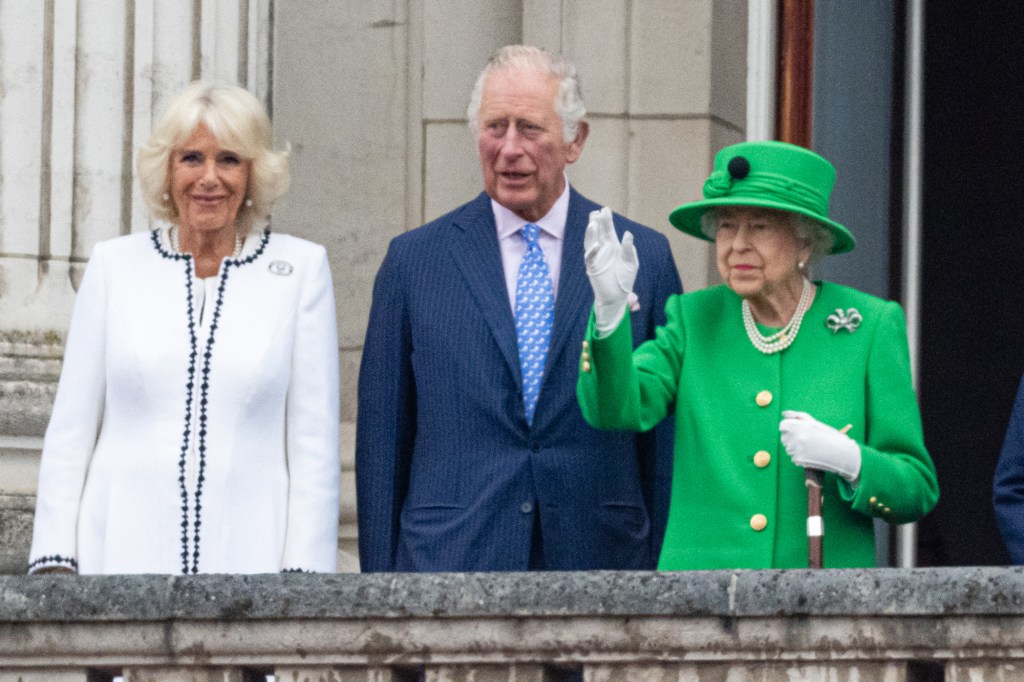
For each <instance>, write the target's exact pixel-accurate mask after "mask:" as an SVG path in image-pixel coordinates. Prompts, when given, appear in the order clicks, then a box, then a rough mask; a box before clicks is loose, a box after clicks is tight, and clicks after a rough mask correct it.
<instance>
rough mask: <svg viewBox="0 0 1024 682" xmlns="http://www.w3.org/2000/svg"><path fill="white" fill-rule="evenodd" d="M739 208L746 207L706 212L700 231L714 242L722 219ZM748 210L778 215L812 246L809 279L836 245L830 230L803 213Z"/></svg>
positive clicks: (807, 267) (726, 207)
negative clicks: (815, 267) (814, 269)
mask: <svg viewBox="0 0 1024 682" xmlns="http://www.w3.org/2000/svg"><path fill="white" fill-rule="evenodd" d="M738 208H744V207H742V206H715V207H712V208H709V209H708V210H706V211H704V213H703V214H702V215H701V217H700V231H701V232H703V233H704V234H705V235H706V236H707V238H708V239H710V240H712V241H714V239H715V233H716V232H717V231H718V225H719V223H721V221H722V219H723V218H724V217H725V216H726V215H727V214H728V213H729V211H730V210H734V209H738ZM746 208H750V209H751V210H755V211H757V210H763V211H764V212H765V213H769V214H771V215H777V216H778V217H780V218H781V219H782V220H783V221H784V223H785V224H786V225H787V226H788V227H789V228H791V229H792V230H793V234H794V235H795V236H796V238H797V239H798V240H799V241H802V242H806V243H807V244H809V245H810V247H811V256H810V258H808V262H807V263H806V264H805V266H804V269H803V272H804V274H806V275H807V276H808V277H810V276H811V269H812V268H813V267H814V265H815V264H816V263H818V262H819V261H820V260H821V259H822V258H824V257H825V256H827V255H828V254H829V253H830V252H831V251H832V247H833V246H834V245H835V243H836V237H835V235H834V234H832V232H831V231H830V230H829V229H828V228H826V227H825V226H824V225H822V224H821V223H819V222H818V221H817V220H815V219H814V218H810V217H808V216H805V215H804V214H802V213H796V212H795V211H781V210H778V209H769V208H764V209H762V208H760V207H758V206H749V207H746Z"/></svg>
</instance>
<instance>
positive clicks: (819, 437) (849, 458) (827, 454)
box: [779, 410, 861, 483]
mask: <svg viewBox="0 0 1024 682" xmlns="http://www.w3.org/2000/svg"><path fill="white" fill-rule="evenodd" d="M779 431H781V432H782V445H783V447H785V448H786V452H787V453H789V456H790V457H791V458H792V459H793V464H796V465H797V466H801V467H808V468H811V469H820V470H822V471H831V472H833V473H836V474H839V475H840V476H842V477H843V478H845V479H846V480H847V481H850V482H851V483H852V482H854V481H856V480H857V477H858V476H860V464H861V455H860V446H859V445H857V442H856V441H855V440H853V439H852V438H850V437H849V436H847V435H846V434H845V433H843V432H841V431H840V430H839V429H835V428H833V427H831V426H829V425H828V424H822V423H821V422H820V421H818V420H817V419H815V418H814V417H812V416H811V415H809V414H807V413H806V412H797V411H796V410H783V411H782V421H781V422H779Z"/></svg>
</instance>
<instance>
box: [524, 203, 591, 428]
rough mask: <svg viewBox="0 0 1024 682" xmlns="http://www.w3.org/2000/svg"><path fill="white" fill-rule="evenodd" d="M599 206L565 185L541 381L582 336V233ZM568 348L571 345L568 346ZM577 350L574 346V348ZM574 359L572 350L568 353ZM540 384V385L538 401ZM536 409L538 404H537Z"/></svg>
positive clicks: (586, 285) (586, 293)
mask: <svg viewBox="0 0 1024 682" xmlns="http://www.w3.org/2000/svg"><path fill="white" fill-rule="evenodd" d="M597 208H599V207H598V206H597V205H596V204H593V202H591V201H589V200H587V199H585V198H584V197H583V196H582V195H581V194H580V193H579V192H577V191H576V190H574V189H572V187H570V188H569V213H568V214H567V215H566V219H565V240H564V242H563V244H562V267H561V272H560V274H559V276H558V299H557V300H556V301H555V326H554V329H553V330H552V331H551V343H550V344H549V346H548V359H547V365H546V367H545V369H544V382H545V383H547V382H548V380H549V377H550V376H552V374H553V372H552V371H551V370H552V369H553V366H554V364H555V363H556V362H557V361H558V358H559V357H560V355H561V353H562V352H563V350H564V349H565V346H566V344H567V343H568V342H569V340H570V339H572V338H574V337H575V336H582V334H583V330H584V328H585V327H586V324H587V318H588V317H589V315H590V308H591V307H592V305H593V300H594V296H593V291H592V290H591V288H590V281H589V280H588V279H587V271H586V267H585V266H584V264H583V236H584V235H585V234H586V230H587V222H588V220H589V219H590V216H589V214H590V211H591V210H594V209H597ZM570 350H572V349H570ZM576 350H578V349H576ZM572 357H573V362H574V363H575V358H576V354H575V353H573V354H572ZM543 401H544V387H543V385H542V386H541V403H543ZM538 410H539V405H538Z"/></svg>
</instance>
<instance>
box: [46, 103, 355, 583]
mask: <svg viewBox="0 0 1024 682" xmlns="http://www.w3.org/2000/svg"><path fill="white" fill-rule="evenodd" d="M137 174H138V178H139V181H140V184H141V186H142V192H143V195H144V196H145V198H146V202H147V204H148V206H149V208H150V210H151V211H152V213H153V214H154V216H155V217H156V218H158V219H160V220H162V221H166V222H167V223H168V224H166V225H164V226H162V227H159V228H158V229H155V230H153V231H152V232H140V233H135V234H131V235H128V236H124V237H119V238H116V239H111V240H109V241H106V242H102V243H99V244H97V245H96V247H95V249H94V251H93V253H92V257H91V259H90V261H89V264H88V266H87V268H86V271H85V276H84V278H83V280H82V284H81V287H80V288H79V291H78V298H77V301H76V303H75V311H74V315H73V317H72V321H71V326H70V330H69V333H68V339H67V345H66V349H65V355H64V367H63V372H62V374H61V379H60V385H59V387H58V390H57V398H56V402H55V404H54V407H53V413H52V415H51V418H50V423H49V426H48V428H47V431H46V438H45V441H44V445H43V456H42V464H41V469H40V474H39V489H38V497H37V502H36V515H35V529H34V532H33V538H32V551H31V555H30V558H29V571H30V572H44V571H49V572H54V571H62V572H77V573H181V574H193V573H270V572H279V571H285V572H290V571H318V572H330V571H334V570H335V568H336V556H337V528H338V475H339V457H338V422H339V413H338V345H337V330H336V323H335V309H334V297H333V287H332V284H331V274H330V270H329V267H328V262H327V254H326V252H325V250H324V248H323V247H322V246H319V245H316V244H313V243H310V242H308V241H304V240H302V239H298V238H295V237H289V236H286V235H283V234H278V233H272V232H271V231H270V230H269V228H268V227H267V221H266V217H267V216H268V214H269V209H270V206H271V204H272V203H273V202H274V200H275V199H277V198H278V197H279V196H280V195H281V194H283V193H284V191H285V190H286V189H287V185H288V164H287V156H286V154H285V153H283V152H276V151H273V150H272V148H271V134H270V122H269V120H268V119H267V116H266V114H265V113H264V111H263V108H262V106H261V105H260V103H259V102H258V101H257V100H256V98H255V97H253V96H252V95H251V94H250V93H248V92H246V91H245V90H243V89H241V88H238V87H233V86H210V85H205V84H202V83H193V84H192V85H190V86H189V87H187V88H186V89H185V90H184V91H182V92H181V93H180V94H179V95H177V96H176V97H175V98H174V99H173V100H172V101H171V103H170V105H169V106H168V108H167V110H166V112H165V113H164V115H163V117H162V118H161V120H160V121H159V122H158V124H157V127H156V129H155V130H154V132H153V134H152V136H151V137H150V139H149V141H148V143H147V144H146V145H145V147H143V148H142V149H141V150H140V152H139V155H138V159H137Z"/></svg>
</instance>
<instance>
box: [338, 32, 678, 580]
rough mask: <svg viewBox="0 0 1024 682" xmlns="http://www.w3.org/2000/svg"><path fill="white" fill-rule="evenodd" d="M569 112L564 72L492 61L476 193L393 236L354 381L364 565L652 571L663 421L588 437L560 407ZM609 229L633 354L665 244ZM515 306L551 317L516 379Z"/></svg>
mask: <svg viewBox="0 0 1024 682" xmlns="http://www.w3.org/2000/svg"><path fill="white" fill-rule="evenodd" d="M584 113H585V110H584V107H583V100H582V95H581V93H580V89H579V83H578V81H577V78H576V72H575V68H574V67H573V66H572V65H571V64H569V63H568V62H566V61H565V60H564V59H562V58H561V57H559V56H557V55H552V54H550V53H548V52H545V51H543V50H539V49H537V48H532V47H525V46H509V47H505V48H502V49H501V50H499V51H498V52H497V53H495V55H494V56H493V57H492V58H491V60H490V61H489V62H488V64H487V66H486V67H485V68H484V70H483V72H482V73H481V74H480V78H479V79H478V80H477V84H476V87H475V88H474V91H473V95H472V97H471V101H470V105H469V119H470V125H471V127H472V129H473V131H474V132H475V133H476V136H477V143H478V149H479V154H480V163H481V166H482V169H483V179H484V192H483V193H481V194H480V196H478V197H477V198H476V199H474V200H473V201H471V202H469V203H468V204H465V205H463V206H460V207H459V208H457V209H455V210H454V211H452V212H451V213H449V214H447V215H444V216H442V217H440V218H438V219H437V220H434V221H432V222H430V223H428V224H426V225H423V226H422V227H419V228H417V229H415V230H412V231H411V232H408V233H406V234H403V235H401V236H399V237H397V238H395V239H394V240H393V241H392V242H391V245H390V247H389V249H388V252H387V255H386V256H385V258H384V262H383V264H382V265H381V268H380V271H379V272H378V274H377V280H376V283H375V285H374V290H373V306H372V309H371V311H370V321H369V327H368V329H367V332H366V344H365V346H364V349H363V360H362V367H361V370H360V375H359V418H358V431H357V437H356V485H357V493H358V510H359V512H358V518H359V555H360V562H361V564H362V569H363V570H364V571H501V570H512V571H518V570H530V569H548V570H573V569H645V568H654V566H655V563H656V560H657V557H658V552H659V549H660V543H661V538H662V535H663V532H664V526H665V515H666V510H667V508H668V507H667V503H668V486H669V479H670V475H671V452H672V443H671V436H672V434H671V425H664V424H663V425H662V426H661V427H658V429H655V430H654V431H652V432H650V433H646V434H640V435H637V434H632V433H609V432H598V431H595V430H593V429H591V428H590V427H589V426H588V425H587V424H586V423H585V422H584V421H583V417H582V415H581V414H580V409H579V406H578V405H577V402H576V378H577V373H578V369H579V364H578V363H579V358H580V349H581V342H582V341H583V336H584V332H585V331H586V326H587V318H588V315H589V314H590V309H591V306H592V304H593V294H592V291H591V288H590V285H589V284H588V280H587V275H586V272H585V270H584V262H583V235H584V232H585V230H586V227H587V223H588V219H589V214H590V212H591V211H596V210H598V209H599V208H600V206H599V205H598V204H596V203H594V202H592V201H590V200H589V199H586V198H585V197H583V196H582V195H580V194H579V193H578V192H576V191H575V190H574V189H572V188H571V187H569V185H568V182H567V180H566V178H565V174H564V169H565V166H566V165H567V164H570V163H573V162H574V161H575V160H576V159H577V158H578V157H579V155H580V152H581V151H582V150H583V144H584V142H585V140H586V137H587V131H588V127H587V122H586V121H585V120H583V116H584ZM614 221H615V228H616V231H617V232H618V233H619V236H620V238H621V236H622V233H623V232H624V231H625V230H629V231H631V232H632V233H633V235H634V237H635V243H636V247H637V251H638V252H639V261H640V263H641V266H640V271H639V273H638V276H637V280H636V284H635V286H634V289H633V292H634V294H635V302H634V303H633V308H635V309H637V310H638V311H637V312H634V313H633V314H632V315H631V317H630V319H631V320H632V323H633V338H634V343H636V344H639V343H641V342H642V341H644V340H646V339H648V338H650V337H651V336H652V335H653V333H654V328H655V326H656V325H660V324H664V323H665V302H666V300H667V298H668V297H669V296H670V295H672V294H676V293H679V292H680V290H681V284H680V281H679V275H678V273H677V272H676V268H675V265H674V263H673V261H672V256H671V252H670V250H669V244H668V240H667V239H666V238H665V237H664V236H663V235H661V234H659V233H657V232H655V231H653V230H651V229H649V228H646V227H643V226H641V225H638V224H636V223H634V222H632V221H630V220H627V219H626V218H624V217H622V216H618V215H616V216H615V218H614ZM528 234H530V235H531V236H527V235H528ZM538 247H539V249H540V251H538V250H537V248H538ZM541 254H542V255H541ZM527 266H529V267H527ZM528 270H529V271H530V272H527V271H528ZM538 273H540V274H539V275H538ZM538 288H539V289H540V290H542V292H541V293H540V294H538V293H537V289H538ZM517 298H518V299H519V300H518V303H519V304H520V306H521V307H522V306H523V305H525V304H524V301H525V300H527V298H529V300H533V299H537V300H538V301H541V303H539V304H538V311H539V312H537V313H536V315H537V316H538V318H542V319H546V320H547V322H546V323H544V324H539V325H538V327H539V328H541V329H543V334H542V336H541V338H542V339H543V342H542V346H543V347H542V348H541V353H540V357H539V369H538V371H537V372H536V373H535V372H532V371H524V366H525V365H527V364H529V363H528V362H527V357H526V356H527V355H530V356H531V358H532V357H533V355H535V351H536V348H537V345H538V344H537V343H534V342H535V341H536V338H537V337H531V338H532V340H531V341H530V343H532V344H533V345H530V346H529V348H528V350H523V351H522V352H520V348H524V349H526V348H527V346H525V345H523V344H524V343H526V342H524V340H523V339H524V337H525V336H526V334H527V332H525V331H523V330H521V329H520V327H524V326H525V325H524V319H525V318H524V315H525V313H524V312H520V313H519V317H518V318H517ZM543 301H547V302H548V304H544V303H543ZM637 306H639V307H637ZM545 316H546V317H545ZM531 333H532V332H531ZM517 335H518V337H517ZM545 350H546V353H545V352H544V351H545ZM521 356H522V357H521ZM531 362H532V360H531ZM523 376H527V380H526V382H525V383H524V380H523ZM531 376H536V379H531V378H530V377H531Z"/></svg>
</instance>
